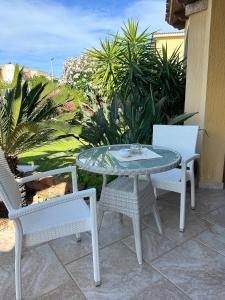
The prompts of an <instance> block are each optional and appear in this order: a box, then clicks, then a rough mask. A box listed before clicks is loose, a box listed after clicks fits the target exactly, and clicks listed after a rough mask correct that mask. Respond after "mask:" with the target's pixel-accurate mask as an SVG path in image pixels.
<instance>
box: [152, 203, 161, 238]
mask: <svg viewBox="0 0 225 300" xmlns="http://www.w3.org/2000/svg"><path fill="white" fill-rule="evenodd" d="M152 212H153V215H154V217H155V222H156V225H157V227H158V230H159V233H160V234H162V233H163V230H162V223H161V219H160V215H159V211H158V208H157V206H156V204H153V206H152Z"/></svg>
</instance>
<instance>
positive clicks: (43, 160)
mask: <svg viewBox="0 0 225 300" xmlns="http://www.w3.org/2000/svg"><path fill="white" fill-rule="evenodd" d="M78 130H79V129H77V131H78ZM82 146H83V145H82V144H81V143H80V142H79V141H78V140H76V139H75V138H66V139H63V140H58V141H55V142H51V143H48V144H45V145H43V146H41V147H37V148H35V149H32V150H30V151H27V152H25V153H23V154H22V155H20V156H19V164H22V165H39V166H40V167H39V168H38V172H44V171H48V170H53V169H57V168H61V167H66V166H69V165H74V164H75V159H76V156H77V155H78V154H79V153H80V151H82ZM77 171H78V184H79V185H80V186H81V185H82V186H84V187H85V188H90V187H95V188H96V189H97V193H98V195H99V193H100V191H101V185H102V176H101V175H97V174H92V173H89V172H86V171H82V170H79V169H78V170H77Z"/></svg>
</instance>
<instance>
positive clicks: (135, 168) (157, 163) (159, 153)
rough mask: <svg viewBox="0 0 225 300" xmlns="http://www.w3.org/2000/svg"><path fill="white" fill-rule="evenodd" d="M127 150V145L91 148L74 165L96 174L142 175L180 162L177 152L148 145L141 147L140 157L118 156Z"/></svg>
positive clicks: (172, 166)
mask: <svg viewBox="0 0 225 300" xmlns="http://www.w3.org/2000/svg"><path fill="white" fill-rule="evenodd" d="M129 148H130V145H127V144H126V145H110V146H103V147H96V148H91V149H88V150H85V151H83V152H81V153H80V154H79V155H78V157H77V159H76V164H77V166H79V167H80V168H82V169H83V170H86V171H89V172H93V173H98V174H106V175H144V174H150V173H151V174H152V173H159V172H164V171H167V170H170V169H173V168H175V167H177V166H178V165H179V163H180V161H181V156H180V154H179V153H178V152H176V151H174V150H172V149H168V148H164V147H158V146H150V145H142V154H141V156H136V157H132V156H131V157H129V158H128V157H127V158H123V157H120V156H119V154H120V153H121V152H120V150H121V149H129Z"/></svg>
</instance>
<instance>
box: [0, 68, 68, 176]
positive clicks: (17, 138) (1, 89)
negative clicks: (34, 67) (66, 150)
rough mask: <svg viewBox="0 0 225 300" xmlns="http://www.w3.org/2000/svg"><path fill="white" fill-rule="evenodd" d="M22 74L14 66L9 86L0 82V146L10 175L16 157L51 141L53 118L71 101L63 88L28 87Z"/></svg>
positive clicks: (45, 85)
mask: <svg viewBox="0 0 225 300" xmlns="http://www.w3.org/2000/svg"><path fill="white" fill-rule="evenodd" d="M22 72H23V70H22V69H21V70H19V67H18V66H16V68H15V75H14V79H13V82H12V84H10V85H8V84H4V83H3V82H0V147H1V148H2V149H3V151H4V153H5V156H6V159H7V160H8V163H9V166H10V168H11V170H12V172H13V173H14V174H15V173H16V166H17V162H18V155H19V154H21V153H23V152H24V151H27V150H28V149H31V148H34V147H37V146H39V145H40V144H42V143H44V142H48V141H49V140H50V139H52V138H53V133H54V135H55V132H56V131H57V126H56V124H55V123H57V121H56V120H55V119H53V118H54V117H56V116H57V115H58V114H59V112H60V107H61V106H62V105H63V104H65V102H67V101H71V97H70V95H69V93H68V90H66V88H65V87H60V88H59V87H58V86H56V85H52V83H51V82H48V81H44V82H43V81H42V82H41V81H38V80H37V82H36V83H35V84H34V83H33V82H32V84H31V83H30V82H29V81H28V80H24V79H23V76H22Z"/></svg>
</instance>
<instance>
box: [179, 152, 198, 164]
mask: <svg viewBox="0 0 225 300" xmlns="http://www.w3.org/2000/svg"><path fill="white" fill-rule="evenodd" d="M199 157H200V154H198V153H194V154H193V155H191V156H187V157H184V158H182V160H181V166H187V164H188V163H189V162H191V161H193V160H195V159H197V158H199Z"/></svg>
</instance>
